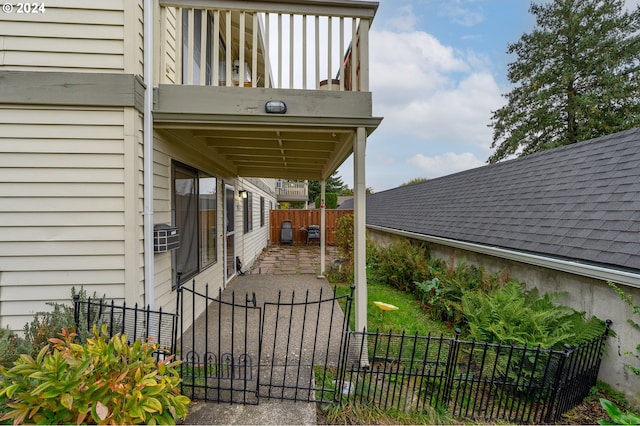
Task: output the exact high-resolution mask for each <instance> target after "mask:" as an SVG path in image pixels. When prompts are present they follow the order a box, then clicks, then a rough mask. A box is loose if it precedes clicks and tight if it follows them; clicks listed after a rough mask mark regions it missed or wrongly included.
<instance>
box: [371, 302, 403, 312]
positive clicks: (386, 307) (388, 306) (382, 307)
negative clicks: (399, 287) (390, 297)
mask: <svg viewBox="0 0 640 426" xmlns="http://www.w3.org/2000/svg"><path fill="white" fill-rule="evenodd" d="M373 304H374V305H376V306H377V307H378V308H379V309H380V310H381V311H396V310H398V307H397V306H394V305H391V304H389V303H384V302H373Z"/></svg>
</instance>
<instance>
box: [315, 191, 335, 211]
mask: <svg viewBox="0 0 640 426" xmlns="http://www.w3.org/2000/svg"><path fill="white" fill-rule="evenodd" d="M324 197H325V198H324V202H325V208H327V209H336V208H338V194H336V193H334V192H327V193H326V194H324ZM315 204H316V209H319V208H320V196H319V195H318V196H317V197H316V200H315Z"/></svg>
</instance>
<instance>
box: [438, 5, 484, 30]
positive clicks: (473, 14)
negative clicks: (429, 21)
mask: <svg viewBox="0 0 640 426" xmlns="http://www.w3.org/2000/svg"><path fill="white" fill-rule="evenodd" d="M463 4H465V6H463ZM440 15H442V16H445V17H447V18H450V19H451V21H452V22H453V23H455V24H458V25H462V26H464V27H472V26H474V25H477V24H479V23H481V22H482V21H484V13H483V11H482V9H481V8H480V7H479V6H477V7H475V8H471V7H469V6H466V2H460V1H457V2H454V3H445V4H443V5H442V6H441V8H440Z"/></svg>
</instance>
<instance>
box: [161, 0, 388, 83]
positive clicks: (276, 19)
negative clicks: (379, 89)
mask: <svg viewBox="0 0 640 426" xmlns="http://www.w3.org/2000/svg"><path fill="white" fill-rule="evenodd" d="M160 6H161V8H160V37H159V40H160V46H161V48H160V64H159V65H160V73H159V75H160V81H159V82H160V83H162V84H184V85H209V86H228V87H237V86H240V87H263V88H277V89H306V90H319V89H326V90H340V91H345V90H353V91H369V27H370V23H371V20H372V19H373V16H374V15H375V12H376V9H377V3H376V2H368V1H367V2H365V1H346V0H313V1H294V0H286V1H285V0H283V1H273V2H270V1H223V0H220V1H213V0H212V1H207V2H203V1H196V0H160Z"/></svg>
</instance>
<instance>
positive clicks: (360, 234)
mask: <svg viewBox="0 0 640 426" xmlns="http://www.w3.org/2000/svg"><path fill="white" fill-rule="evenodd" d="M366 143H367V131H366V129H365V128H364V127H358V129H357V131H356V137H355V140H354V144H353V171H354V176H353V182H354V185H353V186H354V204H353V206H354V211H353V214H354V217H353V231H354V244H353V247H354V260H353V266H354V279H355V285H356V330H357V331H362V330H363V329H365V327H366V326H367V276H366V262H367V260H366V254H367V253H366V222H365V219H366V211H365V191H366V185H365V163H364V156H365V147H366Z"/></svg>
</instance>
